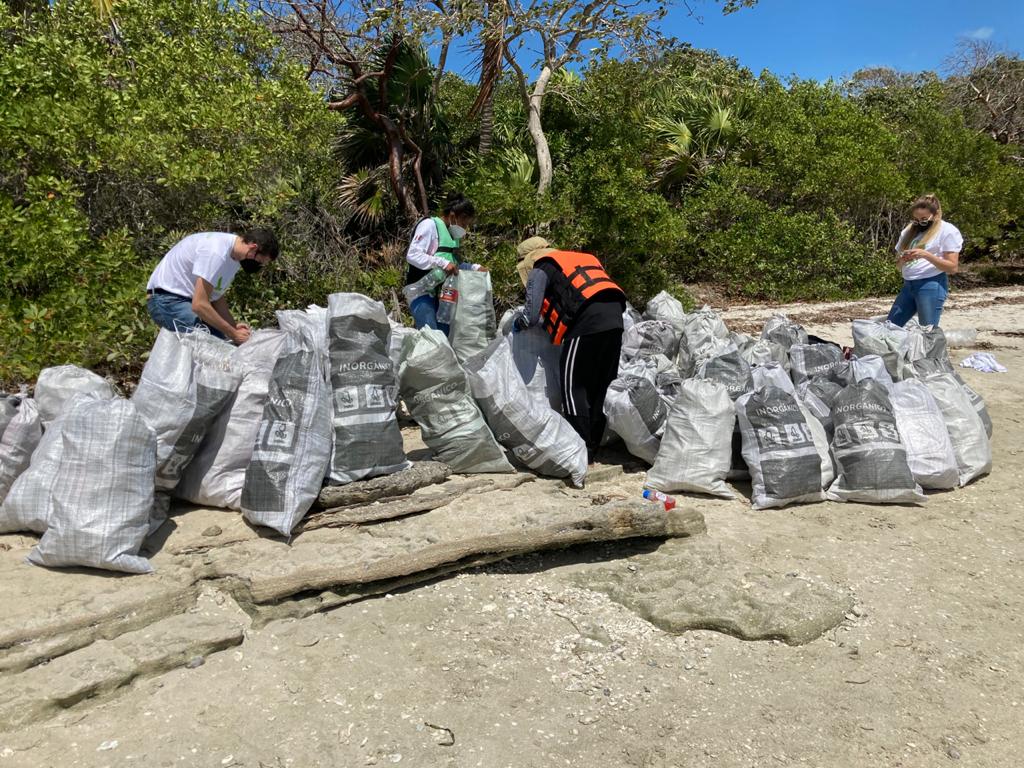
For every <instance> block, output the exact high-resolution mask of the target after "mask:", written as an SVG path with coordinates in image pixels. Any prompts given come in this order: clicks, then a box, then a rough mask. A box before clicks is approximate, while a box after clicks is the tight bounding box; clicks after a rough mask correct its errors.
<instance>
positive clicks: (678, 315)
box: [644, 291, 686, 333]
mask: <svg viewBox="0 0 1024 768" xmlns="http://www.w3.org/2000/svg"><path fill="white" fill-rule="evenodd" d="M644 320H663V321H664V322H666V323H668V324H669V325H671V326H672V327H674V328H675V329H676V330H677V331H678V332H679V333H682V331H683V323H684V322H685V320H686V311H685V310H684V309H683V305H682V303H681V302H680V301H679V300H678V299H677V298H675V297H674V296H672V295H670V294H669V293H668V291H662V292H661V293H659V294H658V295H657V296H655V297H654V298H653V299H651V300H650V301H648V302H647V309H646V310H644Z"/></svg>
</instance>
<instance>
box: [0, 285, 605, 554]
mask: <svg viewBox="0 0 1024 768" xmlns="http://www.w3.org/2000/svg"><path fill="white" fill-rule="evenodd" d="M459 282H460V285H459V293H460V301H459V306H458V310H457V313H456V319H455V321H454V322H453V324H452V331H451V337H450V340H449V339H448V338H446V337H445V336H444V335H443V334H441V333H439V332H437V331H433V330H430V329H423V330H420V331H413V330H411V329H407V328H404V327H402V326H398V325H396V324H394V323H393V322H392V321H391V320H389V318H388V317H387V314H386V312H385V310H384V306H383V305H382V304H381V303H379V302H376V301H373V300H371V299H369V298H367V297H365V296H362V295H359V294H352V293H339V294H333V295H331V296H330V297H329V298H328V305H327V307H318V306H311V307H309V308H308V309H306V310H285V311H281V312H278V317H277V319H278V325H279V329H269V330H259V331H256V332H254V333H253V335H252V337H251V338H250V339H249V341H247V342H246V343H245V344H243V345H242V346H240V347H234V346H232V345H231V344H228V343H227V342H224V341H221V340H219V339H216V338H214V337H212V336H210V335H209V334H206V333H202V332H196V333H190V334H187V335H178V334H175V333H173V332H171V331H167V330H161V331H160V333H159V335H158V337H157V340H156V343H155V344H154V346H153V349H152V351H151V353H150V356H149V358H148V360H147V362H146V365H145V368H144V370H143V372H142V377H141V379H140V381H139V385H138V388H137V389H136V391H135V392H134V394H133V396H132V397H131V398H130V399H125V398H122V397H118V396H117V394H116V393H115V391H114V390H113V388H112V387H111V386H110V384H109V383H107V382H106V381H105V380H104V379H102V378H101V377H99V376H97V375H96V374H94V373H92V372H90V371H87V370H84V369H81V368H77V367H75V366H59V367H56V368H48V369H45V370H44V371H42V373H41V374H40V376H39V380H38V382H37V384H36V387H35V392H34V398H30V397H28V396H27V395H26V394H24V393H23V394H22V395H20V396H14V397H6V396H5V397H4V398H3V399H2V400H0V403H2V411H0V414H2V417H0V438H2V440H0V502H2V504H0V533H3V532H14V531H30V532H34V533H37V534H40V535H41V537H42V538H41V539H40V541H39V543H38V545H37V546H36V547H35V549H33V550H32V552H31V554H30V555H29V560H30V562H33V563H36V564H39V565H47V566H72V565H74V566H90V567H95V568H104V569H109V570H116V571H124V572H129V573H147V572H149V571H151V570H152V565H151V564H150V562H149V561H148V560H147V559H146V558H145V557H142V556H141V555H140V551H141V550H142V547H143V544H144V542H145V539H146V537H147V536H148V535H149V534H151V533H152V532H154V531H155V530H156V529H157V528H158V527H159V526H160V525H161V524H162V523H163V521H164V519H165V518H166V515H167V511H168V508H169V506H170V503H171V500H172V498H178V499H183V500H187V501H190V502H193V503H195V504H200V505H205V506H216V507H223V508H227V509H235V510H239V511H240V512H241V513H242V515H243V516H244V517H245V519H247V520H248V521H249V522H251V523H253V524H254V525H260V526H264V527H267V528H270V529H272V530H274V531H277V532H278V533H280V534H282V535H284V536H289V535H290V534H291V532H292V530H293V529H294V528H295V527H296V525H298V523H299V522H300V521H301V520H302V518H303V517H304V516H305V515H306V514H307V512H308V511H309V509H310V508H311V506H312V505H313V503H314V501H315V500H316V498H317V496H318V495H319V493H320V490H321V488H322V486H323V485H324V483H325V482H327V483H331V484H341V483H348V482H352V481H355V480H360V479H364V478H370V477H376V476H380V475H386V474H390V473H393V472H397V471H400V470H402V469H405V468H406V467H408V466H409V462H408V460H407V458H406V455H405V451H404V448H403V442H402V435H401V432H400V430H399V425H398V418H397V413H396V406H397V404H398V400H399V397H401V398H402V399H403V400H404V401H405V403H406V406H407V408H408V409H409V412H410V413H411V415H412V417H413V418H414V419H415V420H416V422H417V423H418V424H419V426H420V428H421V431H422V434H423V440H424V442H425V443H426V444H427V446H429V447H430V448H431V450H432V451H433V453H434V454H435V456H436V457H437V458H438V460H440V461H444V462H446V463H447V464H449V465H450V466H451V468H452V469H453V471H455V472H459V473H474V472H511V471H513V464H518V465H521V466H524V467H527V468H530V469H532V470H534V471H536V472H538V473H541V474H545V475H550V476H553V477H565V478H569V479H571V481H572V482H573V483H575V484H577V485H581V484H582V483H583V481H584V477H585V475H586V469H587V453H586V447H585V445H584V444H583V441H582V440H581V439H580V438H579V436H578V435H577V434H576V433H575V432H574V431H573V430H572V428H571V427H570V425H569V424H568V422H566V421H565V420H564V419H563V418H562V417H561V415H560V414H559V413H558V412H557V411H556V410H555V408H554V407H553V406H555V405H556V403H555V401H554V400H553V399H552V398H553V397H555V396H557V392H558V385H557V375H558V368H557V349H555V348H553V347H552V346H551V345H550V343H548V342H547V340H546V339H545V340H544V344H543V345H541V344H540V339H539V338H537V337H536V336H533V335H530V334H515V335H514V336H510V337H505V336H498V334H497V328H496V322H495V317H494V310H493V301H492V295H491V284H490V276H489V275H488V274H487V273H480V272H466V271H464V272H461V273H460V276H459ZM552 361H554V367H553V368H552ZM552 382H554V386H553V387H552Z"/></svg>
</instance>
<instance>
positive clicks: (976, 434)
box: [921, 371, 992, 485]
mask: <svg viewBox="0 0 1024 768" xmlns="http://www.w3.org/2000/svg"><path fill="white" fill-rule="evenodd" d="M921 381H922V383H924V385H925V386H926V387H928V391H929V392H931V394H932V397H934V398H935V401H936V402H937V403H938V404H939V409H940V410H941V411H942V418H943V420H944V421H945V423H946V431H947V432H948V433H949V439H950V442H951V443H952V444H953V452H954V453H955V454H956V463H957V470H958V473H959V481H960V485H967V483H969V482H971V480H974V479H975V478H978V477H981V476H982V475H987V474H988V473H989V472H990V471H991V470H992V446H991V445H990V443H989V439H988V435H987V434H986V432H985V425H984V423H983V422H982V420H981V416H979V415H978V412H977V411H976V410H975V408H974V406H973V404H972V403H971V400H970V398H969V397H968V396H967V393H966V392H964V389H963V387H962V386H961V385H960V382H958V381H957V380H956V377H955V376H953V374H951V373H943V372H940V371H937V372H935V373H929V374H927V375H926V376H924V377H922V378H921Z"/></svg>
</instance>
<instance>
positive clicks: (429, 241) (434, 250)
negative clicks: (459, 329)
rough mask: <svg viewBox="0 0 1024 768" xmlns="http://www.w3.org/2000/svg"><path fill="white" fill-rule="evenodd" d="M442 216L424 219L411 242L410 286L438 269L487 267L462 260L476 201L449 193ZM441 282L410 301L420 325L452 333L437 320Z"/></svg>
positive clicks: (452, 272)
mask: <svg viewBox="0 0 1024 768" xmlns="http://www.w3.org/2000/svg"><path fill="white" fill-rule="evenodd" d="M441 213H442V215H441V216H431V217H428V218H424V219H421V220H420V221H419V222H418V223H417V224H416V230H415V231H414V232H413V235H412V242H411V243H409V250H408V251H407V252H406V254H405V260H406V261H407V262H409V269H408V271H407V272H406V275H405V284H406V286H411V285H413V284H414V283H417V282H419V281H420V280H421V279H422V278H424V277H426V276H427V275H428V274H430V273H431V272H433V271H434V270H441V271H443V272H444V273H445V274H446V275H455V274H458V272H459V270H460V269H472V270H477V271H486V268H485V267H483V266H481V265H480V264H472V263H469V262H460V261H459V242H460V241H461V240H462V238H464V237H465V236H466V233H467V231H468V230H469V228H470V227H471V226H472V224H473V221H474V219H475V218H476V208H475V207H474V205H473V203H472V202H471V201H469V200H467V199H466V198H465V197H463V196H462V195H461V194H459V193H453V194H451V195H449V196H448V199H447V200H446V201H445V204H444V208H443V209H442V212H441ZM440 292H441V286H440V284H438V285H436V286H435V287H434V288H432V289H431V290H430V291H429V292H427V293H425V294H422V295H419V296H416V297H415V298H413V299H412V301H411V302H410V303H409V311H410V312H411V313H412V319H413V323H414V324H415V325H416V328H434V329H436V330H440V331H443V332H444V333H448V326H447V325H445V324H443V323H439V322H438V321H437V303H438V295H439V294H440Z"/></svg>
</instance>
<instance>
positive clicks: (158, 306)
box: [146, 293, 225, 339]
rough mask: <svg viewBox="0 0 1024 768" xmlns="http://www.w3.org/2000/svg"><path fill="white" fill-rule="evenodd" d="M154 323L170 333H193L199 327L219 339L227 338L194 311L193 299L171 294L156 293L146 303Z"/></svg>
mask: <svg viewBox="0 0 1024 768" xmlns="http://www.w3.org/2000/svg"><path fill="white" fill-rule="evenodd" d="M146 309H148V310H149V316H150V317H152V318H153V322H155V323H156V324H157V325H159V326H160V327H161V328H166V329H167V330H169V331H186V332H187V331H193V330H195V329H196V328H197V327H202V328H205V329H206V330H208V331H209V332H210V333H211V334H212V335H213V336H216V337H217V338H218V339H223V338H225V336H224V334H223V333H221V332H220V331H218V330H217V329H216V328H210V327H208V326H207V325H206V323H204V322H203V321H202V320H200V319H199V316H198V315H197V314H196V313H195V312H193V311H192V299H186V298H185V297H184V296H175V295H174V294H170V293H154V294H153V295H152V296H150V297H149V300H148V301H147V302H146Z"/></svg>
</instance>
